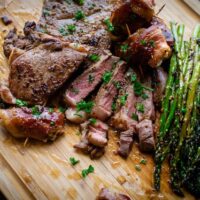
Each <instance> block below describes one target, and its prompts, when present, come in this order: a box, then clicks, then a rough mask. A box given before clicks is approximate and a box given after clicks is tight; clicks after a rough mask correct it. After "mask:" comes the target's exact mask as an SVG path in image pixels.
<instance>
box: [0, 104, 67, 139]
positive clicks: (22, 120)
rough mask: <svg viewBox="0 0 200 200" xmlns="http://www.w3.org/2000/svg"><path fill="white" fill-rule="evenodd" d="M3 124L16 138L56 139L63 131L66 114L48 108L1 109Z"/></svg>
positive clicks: (0, 114)
mask: <svg viewBox="0 0 200 200" xmlns="http://www.w3.org/2000/svg"><path fill="white" fill-rule="evenodd" d="M0 118H1V124H2V125H3V126H4V127H5V128H6V129H7V130H8V131H9V132H10V134H11V135H13V136H14V137H16V138H33V139H36V140H41V141H44V142H46V141H48V140H51V141H52V140H55V139H56V137H57V136H59V135H61V134H62V133H63V126H64V115H63V114H62V113H61V112H59V111H54V112H49V111H48V108H44V107H34V108H32V109H31V108H25V107H23V108H10V109H7V110H0Z"/></svg>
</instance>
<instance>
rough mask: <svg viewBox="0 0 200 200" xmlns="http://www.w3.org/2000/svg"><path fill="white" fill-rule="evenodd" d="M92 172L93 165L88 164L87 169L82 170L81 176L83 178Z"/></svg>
mask: <svg viewBox="0 0 200 200" xmlns="http://www.w3.org/2000/svg"><path fill="white" fill-rule="evenodd" d="M92 172H94V167H93V166H92V165H90V166H89V167H88V168H87V169H83V170H82V173H81V174H82V177H83V178H85V177H86V176H87V175H88V174H90V173H92Z"/></svg>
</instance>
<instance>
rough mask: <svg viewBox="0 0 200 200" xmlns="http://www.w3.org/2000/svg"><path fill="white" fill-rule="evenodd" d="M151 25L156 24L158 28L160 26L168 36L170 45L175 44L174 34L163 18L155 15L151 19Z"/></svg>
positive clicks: (167, 39) (166, 36)
mask: <svg viewBox="0 0 200 200" xmlns="http://www.w3.org/2000/svg"><path fill="white" fill-rule="evenodd" d="M151 25H154V26H157V27H158V28H160V30H161V31H162V33H163V35H164V36H165V38H166V41H167V43H168V45H169V46H173V44H174V38H173V35H172V33H171V31H170V29H169V28H168V27H167V25H166V24H165V22H164V20H162V19H161V18H159V17H157V16H154V17H153V19H152V21H151Z"/></svg>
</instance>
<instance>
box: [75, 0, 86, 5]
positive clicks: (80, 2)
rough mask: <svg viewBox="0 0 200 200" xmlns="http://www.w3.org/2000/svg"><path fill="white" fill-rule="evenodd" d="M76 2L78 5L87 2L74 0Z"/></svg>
mask: <svg viewBox="0 0 200 200" xmlns="http://www.w3.org/2000/svg"><path fill="white" fill-rule="evenodd" d="M73 1H74V2H75V3H77V4H78V5H80V6H82V5H83V4H84V2H85V0H73Z"/></svg>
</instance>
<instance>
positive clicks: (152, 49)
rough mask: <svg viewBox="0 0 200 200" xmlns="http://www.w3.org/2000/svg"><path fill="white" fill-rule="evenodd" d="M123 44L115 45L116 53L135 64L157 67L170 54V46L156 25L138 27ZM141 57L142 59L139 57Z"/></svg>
mask: <svg viewBox="0 0 200 200" xmlns="http://www.w3.org/2000/svg"><path fill="white" fill-rule="evenodd" d="M122 45H123V46H125V47H126V49H125V50H124V49H123V48H122V47H121V46H117V47H116V55H117V56H119V57H122V58H124V59H125V60H127V61H129V62H131V64H135V65H138V64H139V65H147V64H148V65H149V66H151V67H152V68H156V67H159V66H160V65H161V64H162V62H163V60H165V59H168V58H169V57H170V55H171V48H170V46H169V45H168V44H167V41H166V38H165V36H164V35H163V33H162V31H161V29H160V28H158V26H155V25H153V26H150V27H149V28H147V29H144V28H142V29H139V30H138V31H137V32H136V33H134V34H132V35H130V36H129V38H128V40H127V41H125V42H124V43H123V44H122ZM140 58H143V59H140Z"/></svg>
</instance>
